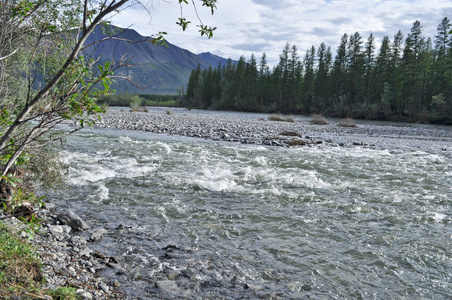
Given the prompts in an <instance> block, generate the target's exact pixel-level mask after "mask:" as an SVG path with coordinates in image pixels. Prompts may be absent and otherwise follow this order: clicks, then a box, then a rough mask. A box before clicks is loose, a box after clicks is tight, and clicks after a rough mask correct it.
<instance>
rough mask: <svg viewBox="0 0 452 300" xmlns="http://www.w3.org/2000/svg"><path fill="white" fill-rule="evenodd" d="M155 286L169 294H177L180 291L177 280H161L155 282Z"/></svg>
mask: <svg viewBox="0 0 452 300" xmlns="http://www.w3.org/2000/svg"><path fill="white" fill-rule="evenodd" d="M155 286H156V287H157V288H158V289H159V290H162V291H163V292H165V293H168V294H175V293H178V292H180V290H179V287H178V286H177V284H176V282H174V281H171V280H160V281H157V282H156V283H155Z"/></svg>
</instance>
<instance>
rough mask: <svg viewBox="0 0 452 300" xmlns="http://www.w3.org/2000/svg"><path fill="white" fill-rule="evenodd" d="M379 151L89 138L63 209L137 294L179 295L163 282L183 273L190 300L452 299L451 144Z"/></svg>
mask: <svg viewBox="0 0 452 300" xmlns="http://www.w3.org/2000/svg"><path fill="white" fill-rule="evenodd" d="M373 141H374V142H375V144H376V145H377V146H369V147H360V146H359V147H348V148H347V147H333V146H326V145H325V146H316V147H294V148H280V147H264V146H258V145H241V144H238V143H237V144H236V143H226V142H214V141H207V140H201V139H193V138H192V139H191V138H182V137H174V136H173V137H170V136H165V135H155V134H150V133H146V132H137V131H135V132H134V131H120V130H95V131H84V132H80V133H78V134H76V135H73V136H71V137H70V138H69V139H68V142H67V145H66V150H65V153H64V156H65V159H66V160H67V162H68V164H69V165H70V169H69V182H68V183H69V185H68V188H67V190H65V191H64V193H60V194H57V195H54V197H55V200H54V201H60V202H64V204H65V205H67V206H69V207H72V208H73V209H74V210H75V211H77V213H79V214H80V215H83V216H85V218H86V219H88V220H89V221H90V222H91V223H92V224H95V226H94V227H104V228H107V230H108V232H109V233H108V235H107V236H106V237H104V239H103V241H102V242H100V243H99V245H97V247H99V248H101V250H103V251H105V252H107V253H109V254H111V255H115V256H116V257H118V259H119V260H120V261H121V263H122V264H123V266H124V267H125V268H126V269H127V272H126V273H127V276H122V277H121V276H120V275H121V273H120V272H119V273H116V274H113V273H114V272H113V273H112V274H110V276H112V277H114V276H119V277H120V280H121V281H120V282H121V285H122V287H123V288H125V289H126V291H127V292H128V293H129V295H130V297H136V298H140V299H155V298H165V297H167V298H168V299H170V298H172V296H168V295H166V296H165V294H163V293H161V292H159V290H158V289H157V288H156V287H155V281H156V280H157V279H158V278H163V277H162V276H164V275H165V276H166V275H167V274H169V273H170V272H169V271H174V272H179V273H176V274H178V279H177V280H176V282H177V283H178V286H179V287H180V290H179V292H180V294H179V296H178V297H180V298H189V299H208V298H209V299H210V298H217V299H236V298H240V299H255V298H257V299H259V298H261V299H272V298H273V299H312V298H313V299H345V298H347V299H420V298H425V299H451V298H452V278H451V276H452V247H451V245H452V210H451V206H452V189H451V186H452V151H451V150H450V149H452V144H451V143H450V142H435V141H422V140H413V139H406V140H404V139H394V138H375V139H374V140H373ZM371 142H372V141H371ZM63 197H64V201H63V200H61V199H63ZM56 199H60V200H56ZM93 247H96V246H93ZM168 247H170V248H171V247H173V250H177V251H174V252H172V251H171V253H170V254H173V256H170V257H169V256H168V249H169V248H168ZM190 267H192V268H193V270H195V271H193V272H192V273H191V274H189V275H187V272H189V271H188V270H189V268H190ZM187 268H188V269H187ZM168 270H169V271H168ZM182 271H183V272H182ZM196 272H198V274H196ZM118 274H119V275H118ZM159 276H160V277H159Z"/></svg>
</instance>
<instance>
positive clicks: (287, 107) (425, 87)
mask: <svg viewBox="0 0 452 300" xmlns="http://www.w3.org/2000/svg"><path fill="white" fill-rule="evenodd" d="M451 28H452V25H451V22H450V20H449V19H448V18H447V17H446V18H444V19H443V20H442V21H441V23H440V24H439V25H438V27H437V34H436V35H435V37H434V38H433V39H432V38H431V37H425V36H424V35H423V27H422V25H421V23H420V22H419V21H415V22H414V24H413V26H412V28H411V30H410V32H409V33H408V34H407V36H406V37H405V36H404V34H403V33H402V32H401V31H398V32H397V33H396V34H395V35H394V37H393V38H392V40H391V39H390V37H389V36H385V37H384V38H383V39H382V40H381V43H380V44H379V48H377V41H376V39H375V36H374V35H373V34H372V33H371V34H370V35H369V36H368V37H367V40H364V39H363V37H362V36H361V35H360V33H359V32H355V33H354V34H351V35H348V34H344V35H343V36H342V37H341V40H340V43H339V46H338V48H337V51H336V55H335V56H334V58H333V54H332V51H331V47H329V46H327V45H326V44H325V43H321V44H320V46H318V47H317V48H316V47H314V46H312V47H311V48H310V49H308V50H307V51H306V53H305V55H304V56H303V58H302V59H301V58H300V55H299V52H298V49H297V47H296V46H295V45H293V46H291V45H289V44H288V43H287V44H286V45H285V47H284V49H283V51H282V53H281V54H280V56H279V63H278V64H277V65H276V66H274V67H273V68H271V69H270V66H269V65H268V63H267V56H266V53H263V54H262V57H261V58H260V60H259V61H257V60H256V57H255V56H254V54H253V55H251V58H250V59H248V60H246V58H245V57H244V56H242V57H240V59H239V61H238V62H237V63H232V61H229V62H228V63H227V64H226V65H219V66H218V67H216V68H212V67H211V68H209V69H204V70H203V69H201V67H199V66H198V67H197V68H196V69H193V71H192V72H191V75H190V77H189V81H188V84H187V89H186V95H185V99H184V101H183V103H182V105H184V106H191V107H199V108H210V109H224V110H240V111H260V112H281V113H302V114H313V113H316V114H324V115H328V116H336V117H353V118H365V119H379V120H399V121H422V122H435V123H446V124H452V34H451Z"/></svg>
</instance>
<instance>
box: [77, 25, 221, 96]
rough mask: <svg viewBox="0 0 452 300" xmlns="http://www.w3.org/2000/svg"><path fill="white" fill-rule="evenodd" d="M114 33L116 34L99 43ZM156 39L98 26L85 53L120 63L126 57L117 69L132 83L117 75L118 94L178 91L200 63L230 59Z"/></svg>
mask: <svg viewBox="0 0 452 300" xmlns="http://www.w3.org/2000/svg"><path fill="white" fill-rule="evenodd" d="M112 33H113V35H112V36H113V37H112V38H109V39H106V40H104V41H102V42H100V43H99V41H100V40H102V39H104V38H107V37H108V36H110V35H111V34H112ZM152 41H153V39H152V37H149V36H143V35H141V34H139V33H138V32H137V31H135V30H134V29H130V28H120V27H116V26H112V25H110V26H109V27H107V28H105V27H104V28H102V27H100V26H98V27H97V28H96V29H95V30H94V32H93V33H92V34H91V35H90V36H89V38H88V40H87V41H86V43H85V44H86V45H91V46H89V47H88V48H87V49H85V50H84V52H83V53H84V55H85V56H89V57H93V58H98V57H99V63H100V64H103V63H105V62H106V61H115V62H118V61H119V60H120V59H121V58H122V57H123V56H125V58H126V60H127V65H126V66H124V67H122V68H120V69H118V70H117V71H116V72H115V75H116V76H119V77H131V78H132V79H131V82H130V81H129V80H125V79H119V78H118V77H117V78H115V79H114V80H113V83H112V89H114V90H115V91H116V92H117V93H119V94H125V93H130V94H175V93H176V91H177V89H178V88H180V87H181V86H184V87H185V86H186V84H187V82H188V78H189V76H190V73H191V71H192V70H193V69H194V68H196V67H197V66H198V65H200V66H201V68H203V69H207V68H209V66H212V67H213V68H215V67H218V65H219V64H221V65H225V64H226V63H227V61H228V59H226V58H223V57H220V56H218V55H214V54H212V53H210V52H204V53H201V54H198V55H197V54H194V53H192V52H190V51H189V50H186V49H183V48H180V47H178V46H176V45H174V44H172V43H170V42H169V41H165V45H156V44H154V43H152Z"/></svg>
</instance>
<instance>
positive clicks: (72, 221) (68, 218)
mask: <svg viewBox="0 0 452 300" xmlns="http://www.w3.org/2000/svg"><path fill="white" fill-rule="evenodd" d="M58 219H59V220H60V222H61V223H62V224H64V225H69V226H70V227H71V228H72V229H73V230H75V231H80V230H87V229H89V225H88V224H87V223H86V222H85V221H83V220H82V219H81V218H80V217H79V216H78V215H76V214H75V213H74V212H73V211H72V210H70V209H68V210H67V211H66V212H64V213H62V214H60V215H59V216H58Z"/></svg>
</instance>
